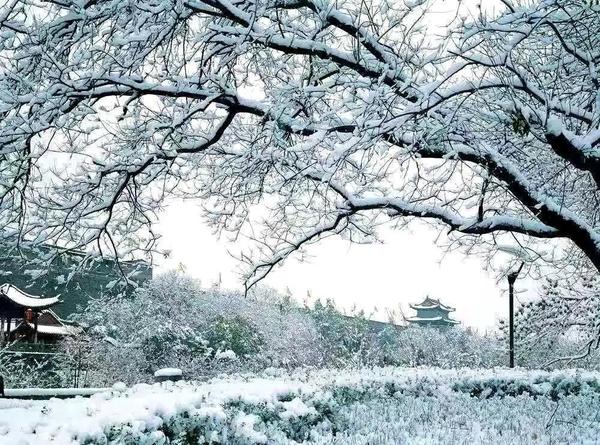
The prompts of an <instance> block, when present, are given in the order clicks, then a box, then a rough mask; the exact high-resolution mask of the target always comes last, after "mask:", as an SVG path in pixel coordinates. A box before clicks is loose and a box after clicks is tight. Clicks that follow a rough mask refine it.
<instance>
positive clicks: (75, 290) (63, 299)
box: [0, 246, 152, 318]
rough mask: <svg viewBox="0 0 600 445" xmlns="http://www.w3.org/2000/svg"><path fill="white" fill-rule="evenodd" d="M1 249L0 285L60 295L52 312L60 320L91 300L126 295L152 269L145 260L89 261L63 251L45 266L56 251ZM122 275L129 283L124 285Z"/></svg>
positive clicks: (42, 293) (49, 249) (149, 274)
mask: <svg viewBox="0 0 600 445" xmlns="http://www.w3.org/2000/svg"><path fill="white" fill-rule="evenodd" d="M0 247H2V246H0ZM0 250H1V252H2V253H1V254H0V280H1V281H0V283H2V282H7V283H10V284H12V285H13V286H15V287H17V288H18V289H22V290H23V291H25V292H28V293H31V294H34V295H42V296H49V295H52V296H54V295H56V296H59V297H60V302H59V303H58V304H56V305H54V306H53V308H52V309H53V311H54V312H55V313H56V314H58V316H59V317H61V318H67V317H68V316H69V315H71V314H73V313H75V312H77V311H79V310H81V309H82V308H84V307H85V306H86V305H87V303H88V301H89V300H90V299H93V298H99V297H101V296H102V295H114V294H116V293H122V292H125V293H128V292H130V291H131V289H132V287H134V286H135V285H141V284H143V283H144V282H146V281H148V280H150V279H152V266H151V265H150V264H148V263H146V262H144V261H121V262H119V263H117V262H116V261H115V260H114V259H111V258H90V259H88V258H87V257H86V256H85V254H84V253H82V252H78V251H64V252H63V253H62V254H61V255H60V256H59V257H57V258H56V260H55V261H53V262H52V264H50V265H49V267H46V265H45V263H44V261H45V259H47V258H48V257H49V256H51V255H52V254H53V253H54V252H55V249H54V248H52V247H50V246H36V247H28V248H25V247H22V248H21V249H19V250H18V251H17V250H10V249H8V248H2V249H0ZM123 274H125V275H127V276H128V278H129V280H130V283H132V284H130V285H126V284H124V283H123V280H121V279H120V278H122V276H123Z"/></svg>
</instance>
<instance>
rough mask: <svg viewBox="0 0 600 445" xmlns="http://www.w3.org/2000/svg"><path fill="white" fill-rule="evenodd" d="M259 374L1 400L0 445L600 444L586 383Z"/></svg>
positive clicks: (501, 376) (355, 373)
mask: <svg viewBox="0 0 600 445" xmlns="http://www.w3.org/2000/svg"><path fill="white" fill-rule="evenodd" d="M268 374H269V375H266V373H263V374H262V375H256V374H254V375H244V376H242V375H238V376H227V377H220V378H213V379H210V380H209V381H207V382H204V383H194V382H165V383H161V384H153V385H147V384H139V385H135V386H133V387H131V388H128V389H126V390H124V389H123V388H120V389H119V390H115V389H113V390H110V391H108V392H105V393H98V394H95V395H93V396H91V397H90V398H89V399H82V398H79V399H70V400H58V399H53V400H50V401H17V402H15V401H6V403H4V402H2V401H0V407H2V409H0V443H36V444H40V445H45V444H48V445H50V444H52V445H66V444H69V445H74V444H86V445H101V444H102V445H105V444H107V443H108V444H120V445H167V444H171V445H214V444H230V445H259V444H262V445H265V444H273V445H279V444H281V445H298V444H299V443H302V444H305V445H318V444H319V445H323V444H344V445H346V444H361V445H367V444H368V445H380V444H381V445H389V444H395V443H407V444H423V443H449V444H454V443H460V444H465V443H474V444H488V443H543V444H548V443H596V442H597V437H598V435H600V422H599V421H598V418H597V407H598V403H599V402H600V395H599V393H598V390H599V388H600V374H598V373H597V372H594V373H582V372H577V371H560V372H543V371H525V370H508V369H494V370H477V369H467V368H463V369H460V370H442V369H436V368H394V367H387V368H369V369H354V370H302V371H298V372H293V373H287V372H285V371H283V370H279V371H278V372H274V370H271V371H270V372H269V373H268ZM275 374H276V375H275ZM476 382H488V383H490V382H503V383H502V384H503V385H505V387H506V388H509V389H517V390H511V391H505V392H503V393H500V392H496V393H492V392H491V391H487V392H486V393H485V394H474V395H477V396H478V397H473V396H472V395H471V394H470V393H469V391H468V390H469V388H472V387H473V385H474V384H475V383H476ZM522 388H528V389H526V390H522ZM536 388H537V389H536ZM573 388H578V389H577V390H573ZM482 395H483V397H482ZM500 396H501V397H500Z"/></svg>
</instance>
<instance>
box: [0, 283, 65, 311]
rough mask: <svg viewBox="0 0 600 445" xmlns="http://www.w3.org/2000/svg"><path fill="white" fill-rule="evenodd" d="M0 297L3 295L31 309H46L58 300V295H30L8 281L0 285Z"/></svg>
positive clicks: (18, 304)
mask: <svg viewBox="0 0 600 445" xmlns="http://www.w3.org/2000/svg"><path fill="white" fill-rule="evenodd" d="M0 297H4V298H6V299H8V300H10V301H12V302H13V303H14V304H16V305H17V306H22V307H24V308H32V309H34V308H35V309H46V308H49V307H50V306H53V305H55V304H56V303H58V302H59V301H60V300H59V299H58V297H49V298H44V297H39V296H36V295H30V294H28V293H26V292H23V291H22V290H21V289H19V288H18V287H16V286H13V285H12V284H9V283H5V284H3V285H2V286H0Z"/></svg>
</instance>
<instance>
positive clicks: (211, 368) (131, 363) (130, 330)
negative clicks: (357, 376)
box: [67, 274, 323, 384]
mask: <svg viewBox="0 0 600 445" xmlns="http://www.w3.org/2000/svg"><path fill="white" fill-rule="evenodd" d="M76 319H77V320H78V321H79V322H81V323H82V324H83V325H84V326H86V330H87V332H88V335H90V336H91V338H92V341H91V342H87V343H88V349H87V350H86V352H85V356H86V357H85V362H86V365H87V367H89V378H90V379H91V381H93V382H95V384H109V383H111V382H113V381H117V380H123V381H126V382H129V383H134V382H138V381H148V380H151V379H152V375H153V373H154V372H155V371H156V370H158V369H160V368H164V367H176V368H181V369H182V370H183V371H184V373H185V374H186V375H188V376H191V377H200V376H202V375H207V374H213V373H217V372H223V371H227V370H243V369H254V368H256V367H259V368H264V367H268V366H301V365H316V364H320V363H322V361H323V351H322V350H321V349H320V345H319V343H318V332H317V330H316V327H315V324H314V323H313V321H312V317H311V316H310V315H309V314H306V313H303V312H301V311H299V310H298V309H297V308H294V307H292V306H289V307H283V306H281V305H280V304H277V303H276V302H267V301H259V300H257V299H253V298H244V297H243V296H242V295H240V294H238V293H228V292H223V291H219V290H217V289H213V290H206V289H201V288H200V287H199V286H198V284H197V283H196V282H194V281H192V280H191V279H188V278H184V277H181V276H179V275H176V274H168V275H165V276H162V277H159V278H158V279H155V280H154V281H152V282H151V283H150V286H149V287H148V288H147V289H139V290H138V291H137V292H136V293H135V295H133V296H132V297H131V298H129V297H118V298H115V299H114V300H110V301H108V302H107V301H106V300H105V299H101V300H97V301H94V302H92V303H91V304H90V306H89V307H88V308H87V309H86V310H85V311H84V312H83V313H82V314H80V315H78V316H76ZM67 345H68V344H67Z"/></svg>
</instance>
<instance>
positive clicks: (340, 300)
mask: <svg viewBox="0 0 600 445" xmlns="http://www.w3.org/2000/svg"><path fill="white" fill-rule="evenodd" d="M159 231H160V232H161V233H162V234H163V239H162V242H161V245H162V247H163V248H166V249H170V250H171V251H172V255H171V258H169V259H168V260H164V259H159V260H158V263H159V264H158V267H157V269H156V271H157V272H159V273H160V272H161V271H166V270H169V269H177V268H178V267H179V265H183V266H184V268H185V272H186V273H187V274H188V275H190V276H192V277H195V278H197V279H199V280H200V281H201V283H202V285H203V286H204V287H210V286H212V285H213V284H215V283H216V282H218V280H219V274H220V275H221V280H222V286H223V287H225V288H239V289H241V288H242V283H241V278H240V276H239V274H238V272H239V263H238V262H237V260H236V259H234V258H233V257H231V256H230V254H229V253H228V252H232V251H233V252H235V251H238V250H239V249H240V247H241V246H243V244H242V242H238V243H236V244H232V243H230V242H228V241H227V240H226V239H218V238H217V237H216V235H213V234H212V233H211V230H210V229H209V228H208V227H207V226H206V225H205V224H204V223H203V220H202V217H201V209H200V208H199V207H198V205H197V204H194V203H191V202H183V203H176V204H173V205H171V206H170V207H169V208H168V209H167V211H165V212H164V214H163V216H162V218H161V221H160V224H159ZM381 234H382V236H381V238H383V239H384V241H385V242H384V243H383V244H369V245H358V244H351V243H349V242H348V241H345V240H342V239H341V238H329V239H327V240H325V241H323V242H321V243H320V244H317V245H314V246H311V247H309V249H308V253H309V254H310V256H311V258H309V260H308V261H305V262H300V261H298V260H296V259H294V258H293V259H290V260H288V261H287V262H286V263H285V264H284V265H283V266H282V267H280V268H278V269H276V270H274V271H273V272H272V274H271V275H270V276H269V277H268V278H267V279H266V280H265V284H267V285H269V286H271V287H273V288H276V289H278V290H279V291H280V292H282V293H285V292H287V290H288V289H289V291H290V292H291V294H292V297H293V298H295V299H296V300H298V301H300V302H302V301H303V300H304V299H305V298H306V296H307V292H308V291H310V293H311V295H312V297H313V298H317V297H320V298H322V299H325V298H327V297H330V298H333V299H334V300H335V301H336V303H337V304H338V305H339V306H341V307H344V308H351V307H352V306H353V305H354V304H356V306H357V307H359V308H362V309H364V310H365V311H366V312H367V313H371V312H373V310H374V308H377V309H378V313H377V314H375V315H374V317H373V318H377V319H382V320H383V319H385V318H386V317H385V311H384V309H385V308H392V309H396V310H397V308H398V307H400V308H402V310H403V311H404V313H405V314H406V315H409V314H412V311H411V310H410V308H409V307H408V304H409V303H417V302H419V301H420V300H422V299H423V298H424V297H425V296H426V295H430V296H432V297H434V298H439V299H441V300H442V301H443V302H444V303H446V304H448V305H451V306H453V307H455V308H456V312H455V313H454V314H453V315H454V317H455V318H456V319H457V320H460V321H461V322H462V323H463V324H464V325H466V326H472V327H475V328H477V329H479V330H482V331H483V330H486V329H493V328H494V327H495V326H496V321H497V319H498V317H501V316H505V314H506V313H507V304H508V303H507V301H508V297H507V295H506V281H505V280H502V281H501V282H500V283H497V282H496V278H495V277H494V276H492V275H490V274H488V273H487V272H486V271H485V270H484V268H483V264H482V262H481V261H480V259H479V258H477V257H465V255H463V254H461V253H459V252H452V253H447V254H445V252H444V250H443V249H442V248H441V247H438V246H436V243H435V239H436V237H437V232H436V231H435V230H433V229H432V228H430V227H429V226H426V225H425V224H423V223H420V222H415V223H414V224H412V227H411V228H410V229H409V230H402V231H400V230H393V229H387V230H383V231H382V232H381ZM244 247H247V245H246V246H244ZM534 286H535V285H534V284H533V283H521V284H520V287H521V288H522V289H523V290H527V289H528V287H529V292H528V293H532V291H533V290H534V289H533V287H534ZM503 291H504V292H503Z"/></svg>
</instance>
